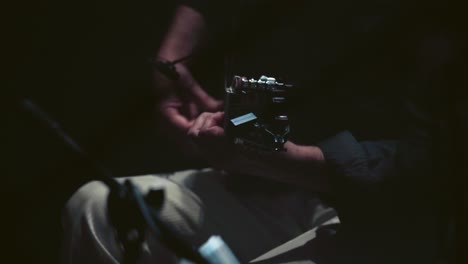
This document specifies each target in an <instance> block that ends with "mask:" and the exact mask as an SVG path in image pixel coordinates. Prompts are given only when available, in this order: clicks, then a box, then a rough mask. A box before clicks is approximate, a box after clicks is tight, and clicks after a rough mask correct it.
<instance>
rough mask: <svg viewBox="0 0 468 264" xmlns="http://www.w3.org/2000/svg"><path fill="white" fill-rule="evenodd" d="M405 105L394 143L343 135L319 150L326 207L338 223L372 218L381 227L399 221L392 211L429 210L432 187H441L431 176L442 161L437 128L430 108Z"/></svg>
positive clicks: (440, 168) (364, 222)
mask: <svg viewBox="0 0 468 264" xmlns="http://www.w3.org/2000/svg"><path fill="white" fill-rule="evenodd" d="M406 105H407V112H408V120H407V122H406V124H405V125H403V126H402V128H401V130H402V135H401V137H399V138H396V139H393V140H375V141H358V140H357V139H356V138H355V137H354V136H353V134H352V133H351V132H349V131H343V132H340V133H338V134H336V135H335V136H333V137H331V138H328V139H326V140H324V141H322V142H320V143H319V144H318V146H319V147H320V148H321V150H322V151H323V153H324V156H325V159H326V161H327V166H328V169H329V172H330V173H329V177H330V182H331V188H332V190H331V193H332V196H331V201H332V202H333V203H334V206H335V207H336V208H337V210H338V213H339V214H340V216H341V217H342V220H343V221H348V222H352V223H353V224H354V225H356V224H357V225H369V224H370V223H369V222H370V221H376V220H377V219H376V216H377V215H380V216H381V217H382V219H380V220H382V221H384V222H391V221H398V220H397V219H396V218H395V216H394V215H392V213H391V212H392V211H393V212H395V211H399V212H404V211H405V210H408V212H416V211H417V210H415V209H414V208H418V209H421V210H423V209H424V208H425V207H426V206H427V205H429V206H430V205H431V204H432V205H434V203H433V202H434V201H433V200H432V199H434V198H435V197H436V196H435V195H434V193H437V190H436V187H437V184H439V187H441V186H442V185H443V182H444V179H439V180H438V182H436V178H435V176H436V175H437V174H439V173H441V172H442V171H443V166H444V157H447V154H444V153H446V152H445V151H444V149H443V146H444V144H443V133H442V131H443V127H442V125H441V124H442V123H441V122H440V119H439V117H437V116H435V112H434V111H430V110H429V108H430V104H429V103H428V105H427V106H426V107H425V106H424V105H422V104H420V102H416V101H412V102H408V103H407V104H406ZM441 189H442V188H440V190H441ZM426 209H429V210H430V208H426ZM403 215H405V214H403ZM390 218H391V219H392V220H390ZM400 220H401V221H405V220H404V219H403V218H402V219H400Z"/></svg>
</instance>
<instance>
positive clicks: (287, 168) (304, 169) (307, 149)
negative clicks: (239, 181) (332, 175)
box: [238, 141, 329, 193]
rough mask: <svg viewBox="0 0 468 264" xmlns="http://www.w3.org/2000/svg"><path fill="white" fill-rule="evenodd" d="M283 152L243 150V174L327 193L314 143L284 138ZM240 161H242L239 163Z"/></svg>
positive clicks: (322, 164)
mask: <svg viewBox="0 0 468 264" xmlns="http://www.w3.org/2000/svg"><path fill="white" fill-rule="evenodd" d="M285 147H286V148H287V151H286V152H280V153H270V154H268V153H264V154H262V155H258V154H248V153H247V154H245V155H243V157H242V159H243V160H244V161H243V164H244V166H243V168H238V169H240V170H246V174H251V175H254V176H258V177H263V178H269V179H273V180H277V181H281V182H285V183H288V184H291V185H296V186H301V187H303V188H304V189H308V190H312V191H316V192H320V193H328V191H329V183H328V175H327V171H326V166H325V158H324V156H323V153H322V151H321V150H320V148H318V147H316V146H300V145H296V144H294V143H292V142H289V141H288V142H287V143H286V145H285ZM241 164H242V163H241Z"/></svg>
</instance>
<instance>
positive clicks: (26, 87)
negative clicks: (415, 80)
mask: <svg viewBox="0 0 468 264" xmlns="http://www.w3.org/2000/svg"><path fill="white" fill-rule="evenodd" d="M171 2H172V1H158V0H155V1H149V0H136V1H121V2H118V1H108V0H105V1H89V0H85V1H65V2H64V1H50V0H48V1H41V2H39V1H27V2H10V3H8V4H7V7H6V8H5V9H4V10H3V12H4V13H5V14H4V15H2V18H3V19H4V20H5V21H3V23H2V24H3V25H4V26H5V29H4V30H2V37H1V39H2V48H1V50H2V60H3V66H2V73H3V75H4V76H5V78H4V80H5V83H4V84H3V82H2V85H1V86H2V88H1V93H2V96H1V97H0V98H1V107H2V112H1V113H2V127H1V132H0V136H1V138H0V146H1V147H0V153H1V171H2V185H1V186H0V188H1V189H2V191H1V194H2V208H1V210H2V214H1V219H2V225H1V227H0V228H2V229H3V230H5V232H3V233H4V234H6V235H5V236H4V237H3V239H2V240H3V242H5V243H2V244H3V245H4V246H2V250H1V252H5V253H6V254H5V255H4V256H0V258H5V259H12V258H13V259H12V260H13V261H14V262H15V263H55V262H58V260H59V255H58V253H59V249H60V236H61V230H60V225H61V224H60V209H61V207H62V206H63V205H64V203H65V202H66V200H67V199H68V197H69V196H70V195H71V194H72V193H73V191H74V190H76V189H77V188H78V187H79V186H80V185H81V184H83V183H84V182H86V181H87V180H89V179H91V178H92V177H93V170H92V169H91V168H90V167H88V166H87V165H86V164H85V163H84V162H83V161H81V160H80V159H79V158H77V157H76V156H75V155H74V154H73V153H72V152H70V151H69V150H68V149H67V148H66V147H64V146H63V145H62V144H61V142H60V141H58V140H57V139H56V138H54V137H53V136H52V135H51V133H50V132H49V131H48V130H47V129H45V128H44V127H43V126H41V124H39V123H38V122H37V121H35V120H34V119H33V118H32V117H31V116H30V115H29V114H28V113H27V112H24V111H23V110H21V109H20V107H19V104H18V103H19V98H21V97H22V96H27V97H29V98H31V99H33V100H34V101H35V102H36V103H37V104H38V105H40V106H41V107H42V108H43V109H44V110H46V111H47V112H48V113H50V114H51V115H52V116H53V117H54V118H56V119H57V120H58V121H59V122H60V123H61V124H62V126H63V128H64V129H65V130H66V131H68V132H69V133H70V134H71V135H72V136H73V137H75V138H76V139H77V140H78V142H80V143H81V144H82V145H83V147H84V148H85V149H86V150H88V152H89V153H90V154H91V155H92V156H93V157H94V158H96V159H97V160H99V161H100V162H101V163H102V164H104V165H105V166H106V167H109V168H110V169H111V171H112V172H113V173H114V174H115V175H116V176H127V175H138V174H145V173H151V172H161V171H169V170H173V169H182V168H189V167H190V168H193V167H194V166H198V167H200V166H203V164H200V163H194V162H191V161H188V160H183V159H182V160H181V159H180V157H181V155H180V153H178V152H177V151H176V150H175V149H173V148H172V147H171V146H172V145H171V143H170V142H168V140H167V139H166V138H165V136H164V135H163V134H162V133H160V132H159V131H158V129H157V127H156V125H155V122H154V117H153V115H152V113H153V107H154V105H153V101H154V98H153V96H152V93H151V82H150V72H151V68H150V65H149V64H147V59H148V58H149V57H151V56H152V55H153V54H154V53H155V51H156V50H157V47H158V44H159V41H160V39H161V37H162V35H163V33H164V31H165V30H166V28H167V25H168V22H169V18H170V17H171V15H172V11H173V8H174V6H173V4H172V3H171ZM459 26H460V28H462V26H461V24H460V25H459ZM216 65H218V67H213V66H216ZM219 66H222V61H220V59H219V58H218V57H213V58H209V60H206V61H205V65H202V67H200V74H201V75H203V74H205V75H206V74H209V73H207V72H208V71H209V69H212V68H218V69H221V68H222V67H219ZM204 69H205V70H206V71H207V72H204ZM465 69H466V68H465V65H464V63H461V64H460V67H459V70H460V75H462V74H463V73H464V72H466V71H465ZM211 74H213V75H216V74H217V75H216V76H219V77H218V78H213V79H212V80H211V82H210V83H209V84H207V85H208V86H216V85H217V84H218V83H219V84H222V83H221V81H222V77H223V76H222V72H221V71H220V72H211ZM2 79H3V78H2ZM460 87H462V89H461V90H464V89H463V87H466V83H460ZM457 92H458V91H457ZM454 97H457V96H456V95H454ZM453 107H454V116H453V128H454V129H453V131H454V132H453V137H454V138H456V141H457V143H459V144H457V148H456V149H455V150H454V156H453V160H454V161H455V162H454V164H455V165H454V168H452V169H453V172H454V174H455V175H457V176H458V177H456V178H454V181H453V183H454V185H453V186H454V187H453V191H454V194H455V195H454V197H455V200H454V202H453V203H452V204H451V206H452V207H450V208H449V209H448V213H450V214H453V217H452V222H453V223H457V224H458V225H456V226H455V225H453V226H452V229H453V230H456V231H452V232H453V235H452V236H450V239H452V241H453V244H449V245H450V249H448V251H449V252H450V253H449V254H455V253H456V252H458V253H457V254H458V259H459V260H460V259H461V255H462V253H461V252H462V251H463V250H462V249H463V248H465V242H466V237H468V233H467V231H466V228H464V221H463V219H466V218H464V217H465V213H464V212H466V210H465V211H464V206H465V205H464V203H463V202H462V201H463V200H466V199H467V195H466V194H465V192H464V190H466V185H465V181H464V180H463V179H464V177H463V175H468V173H467V172H466V167H464V166H463V165H464V164H467V160H466V156H465V155H464V149H466V147H468V144H466V141H464V135H465V134H466V132H467V126H468V122H467V120H468V116H467V114H466V113H468V111H467V109H466V104H464V103H463V102H462V101H461V102H458V104H457V105H454V106H453ZM465 204H466V203H465ZM456 243H457V244H456ZM457 249H459V250H458V251H457ZM453 260H454V259H453ZM0 262H2V263H8V262H10V261H6V262H5V261H3V260H2V259H0ZM460 263H462V262H460Z"/></svg>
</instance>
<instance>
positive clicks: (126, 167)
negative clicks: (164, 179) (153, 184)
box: [0, 0, 193, 263]
mask: <svg viewBox="0 0 468 264" xmlns="http://www.w3.org/2000/svg"><path fill="white" fill-rule="evenodd" d="M171 2H172V1H147V0H137V1H86V0H85V1H27V2H14V3H13V2H11V3H9V4H8V6H7V8H6V9H4V10H3V11H4V12H5V13H6V14H5V16H4V19H5V21H4V23H2V24H4V25H5V30H2V35H3V36H2V44H3V45H2V58H3V62H4V64H3V65H4V66H3V67H2V73H3V74H4V76H5V77H6V78H5V79H4V80H5V81H6V82H5V84H2V89H1V90H2V91H1V92H2V94H3V95H2V96H1V98H2V99H1V105H2V123H3V124H2V128H1V130H2V131H1V133H0V134H1V144H0V145H1V146H2V147H1V148H0V153H1V159H2V161H1V164H2V165H1V166H2V170H1V171H2V186H1V188H2V192H1V193H2V201H3V202H4V203H2V205H3V206H2V216H1V218H2V225H1V226H2V227H1V229H3V230H5V231H6V232H5V234H6V236H3V237H2V240H3V241H4V242H5V243H2V244H3V245H4V246H2V250H1V252H5V253H6V255H4V256H1V257H0V258H1V259H3V258H5V259H11V260H12V261H13V262H14V263H55V262H58V260H59V255H58V253H59V249H60V242H59V241H60V236H61V230H60V227H61V223H60V209H61V207H62V206H63V205H64V203H65V201H66V200H67V199H68V197H69V196H70V195H71V194H72V193H73V191H74V190H76V189H77V188H78V187H79V186H80V185H81V184H83V183H84V182H86V181H87V180H89V179H90V178H92V177H93V170H92V169H91V168H90V167H88V166H87V165H86V164H85V163H84V162H83V161H82V160H80V159H79V158H77V157H76V155H74V154H73V153H72V152H71V151H70V150H68V149H67V148H66V147H64V146H63V144H62V143H61V142H60V141H59V140H57V139H56V138H54V137H53V135H52V134H51V133H50V131H48V130H47V129H46V128H45V127H44V126H42V125H41V124H39V123H38V122H37V121H35V120H34V119H33V117H32V116H31V115H30V114H29V113H27V112H25V111H23V110H21V109H20V107H19V98H21V97H23V96H27V97H28V98H30V99H32V100H33V101H34V102H36V104H38V105H39V106H41V107H42V108H43V109H44V110H45V111H47V112H48V113H49V114H50V115H51V116H53V117H54V118H55V119H57V120H58V121H59V122H60V123H61V125H62V127H63V128H64V129H65V130H66V131H67V132H69V133H70V134H71V135H72V136H73V137H74V138H76V140H77V141H78V142H79V143H80V144H82V146H83V147H84V148H85V149H86V150H87V151H88V152H89V153H90V154H91V155H92V156H93V157H94V158H96V159H97V160H99V161H100V162H101V163H102V164H103V165H105V166H106V167H108V168H110V169H111V171H112V172H113V173H114V175H116V176H128V175H138V174H145V173H151V172H160V171H166V170H172V169H176V168H177V169H181V168H184V167H193V164H190V163H188V162H186V161H184V160H180V159H176V158H175V157H179V156H180V153H177V151H175V150H174V149H173V148H171V147H170V146H171V145H170V143H168V141H167V139H166V138H164V136H163V135H161V134H160V133H159V132H158V130H157V128H156V125H155V122H154V117H153V115H152V114H153V107H154V98H153V97H152V92H151V83H150V77H151V75H150V73H151V67H150V65H149V64H148V63H147V60H148V58H150V57H151V56H153V55H154V53H155V51H156V50H157V48H158V44H159V41H160V39H161V36H162V35H163V33H164V31H165V30H166V28H167V24H168V23H169V18H170V17H171V15H172V11H173V4H172V3H171ZM2 13H3V12H2ZM2 79H3V78H2ZM2 255H3V253H2ZM0 262H2V263H7V262H4V260H0Z"/></svg>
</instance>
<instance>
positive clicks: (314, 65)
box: [200, 0, 457, 263]
mask: <svg viewBox="0 0 468 264" xmlns="http://www.w3.org/2000/svg"><path fill="white" fill-rule="evenodd" d="M200 2H201V1H200ZM207 2H210V3H211V1H207ZM226 3H229V4H226V5H225V7H224V9H218V10H223V11H220V13H222V14H223V17H221V18H220V17H217V18H216V17H215V16H211V18H210V19H213V21H218V22H219V21H226V19H231V24H230V25H231V26H232V27H230V28H228V29H226V31H225V32H224V33H226V32H229V34H225V35H228V36H227V37H226V36H225V37H221V38H220V39H221V40H223V41H225V44H226V43H227V44H226V45H227V46H228V47H229V48H230V49H231V54H230V56H231V57H232V61H231V65H230V66H231V68H232V69H231V70H230V71H231V75H233V74H242V75H247V76H252V77H258V76H259V75H261V74H266V75H272V76H280V77H283V80H286V81H290V82H293V83H294V84H295V85H296V86H297V92H296V96H295V101H294V107H293V109H292V111H291V114H290V120H291V124H292V125H291V127H292V133H291V139H292V140H293V141H294V142H297V143H301V144H317V145H318V146H319V147H321V149H322V150H323V152H324V155H325V158H326V160H327V164H328V167H329V170H330V180H331V183H332V190H331V192H330V195H329V196H327V198H328V199H329V200H330V201H331V202H332V203H333V205H334V206H336V208H337V210H338V213H339V216H340V218H341V220H342V227H340V231H339V232H338V233H339V234H341V235H340V236H341V237H342V238H343V239H342V240H340V241H342V242H340V243H343V244H340V243H339V244H340V245H341V248H342V254H339V255H341V256H342V257H343V259H345V258H350V259H352V257H353V256H356V258H357V259H356V262H352V261H351V263H366V262H367V263H383V261H384V260H385V261H388V262H392V261H394V263H424V261H434V260H435V259H436V258H437V255H436V254H438V253H437V250H436V246H437V245H436V237H437V234H436V233H437V232H438V230H437V228H438V226H437V222H438V221H439V219H438V218H439V217H440V216H439V214H438V212H440V209H441V206H442V205H443V203H444V201H445V199H446V193H447V184H448V180H449V177H448V174H449V170H448V167H447V164H448V163H447V162H448V161H447V160H448V159H449V157H450V152H449V150H448V149H447V144H446V143H447V137H448V134H449V132H447V130H448V129H449V124H448V120H449V116H450V113H449V110H448V109H449V107H448V105H449V104H450V100H449V98H450V94H451V92H450V89H452V88H453V87H451V86H450V85H451V84H453V81H452V78H454V76H453V59H454V58H455V57H456V52H457V50H456V48H454V43H453V40H454V37H453V32H452V31H451V29H450V25H448V24H446V23H445V22H444V21H445V18H447V16H449V14H450V13H449V12H447V9H446V6H445V5H443V4H442V3H438V2H435V1H434V2H430V1H429V2H427V3H425V4H424V5H423V6H421V5H420V4H418V3H414V2H411V1H410V2H407V3H405V2H403V1H395V0H393V1H390V0H386V1H384V0H359V1H340V0H336V1H297V2H294V3H291V4H286V3H284V1H281V2H280V1H268V2H264V1H248V2H245V3H244V2H243V1H227V2H226ZM213 8H214V7H213ZM213 10H216V8H214V9H213ZM226 10H227V11H226ZM213 14H214V12H212V13H211V15H213ZM223 23H224V22H219V24H218V26H219V25H223ZM217 32H222V30H218V31H217ZM428 230H431V231H428ZM347 239H349V240H347ZM390 249H391V251H389V250H390ZM390 255H391V256H392V257H390ZM358 256H359V257H358ZM403 256H404V257H403ZM348 263H349V262H348Z"/></svg>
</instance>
